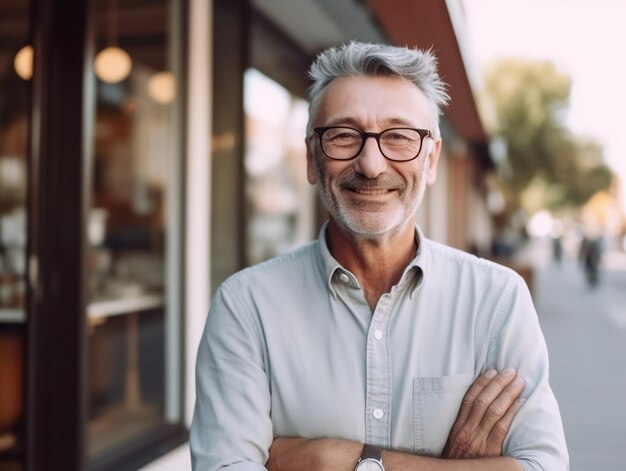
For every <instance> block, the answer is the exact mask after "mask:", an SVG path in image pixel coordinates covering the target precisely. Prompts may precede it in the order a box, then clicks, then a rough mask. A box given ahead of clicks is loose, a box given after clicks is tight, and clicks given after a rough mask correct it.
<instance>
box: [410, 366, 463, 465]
mask: <svg viewBox="0 0 626 471" xmlns="http://www.w3.org/2000/svg"><path fill="white" fill-rule="evenodd" d="M473 381H474V374H473V373H464V374H458V375H453V376H441V377H438V378H414V379H413V449H414V450H415V452H420V453H426V454H429V455H435V456H440V455H441V452H442V451H443V447H444V446H445V445H446V441H447V440H448V435H449V433H450V429H451V428H452V424H454V421H455V420H456V417H457V414H458V413H459V408H460V407H461V402H462V401H463V396H465V393H466V392H467V390H468V389H469V387H470V386H471V384H472V383H473Z"/></svg>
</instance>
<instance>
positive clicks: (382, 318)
mask: <svg viewBox="0 0 626 471" xmlns="http://www.w3.org/2000/svg"><path fill="white" fill-rule="evenodd" d="M391 305H392V303H391V299H390V297H389V296H388V295H383V297H382V298H381V300H380V302H379V303H378V306H377V307H376V310H375V312H374V315H373V317H372V322H371V325H370V328H369V335H368V336H367V398H366V409H367V414H366V433H365V435H366V436H365V439H366V441H367V442H368V443H373V444H376V445H379V446H383V447H389V446H390V445H391V443H390V442H391V434H390V429H391V428H390V418H391V413H390V412H391V410H390V408H391V356H390V355H391V353H390V351H389V342H387V339H386V338H385V337H386V335H385V331H386V328H387V323H388V320H389V313H390V307H391Z"/></svg>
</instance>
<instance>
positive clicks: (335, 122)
mask: <svg viewBox="0 0 626 471" xmlns="http://www.w3.org/2000/svg"><path fill="white" fill-rule="evenodd" d="M384 122H385V123H386V125H391V126H399V127H409V128H415V127H419V126H416V125H415V123H412V122H410V121H408V120H406V119H402V118H389V119H386V120H384ZM326 126H354V127H356V128H362V126H361V123H360V122H359V121H358V120H357V119H355V118H352V117H350V116H339V117H337V118H334V119H332V120H330V121H329V122H328V123H326Z"/></svg>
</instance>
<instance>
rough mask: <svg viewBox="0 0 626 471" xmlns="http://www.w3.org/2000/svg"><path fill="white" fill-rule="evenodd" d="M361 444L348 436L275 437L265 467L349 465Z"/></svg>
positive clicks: (277, 470) (313, 469)
mask: <svg viewBox="0 0 626 471" xmlns="http://www.w3.org/2000/svg"><path fill="white" fill-rule="evenodd" d="M362 446H363V445H362V444H360V443H356V442H351V441H347V440H335V439H330V438H325V439H316V440H312V439H305V438H298V437H277V438H275V439H274V442H273V443H272V446H271V447H270V456H269V459H268V460H267V463H266V464H265V467H266V468H267V469H268V470H270V471H328V470H329V469H333V470H341V469H345V470H348V469H352V466H354V463H356V460H357V458H358V457H359V453H360V452H361V448H362Z"/></svg>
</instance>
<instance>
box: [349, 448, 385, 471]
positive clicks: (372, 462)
mask: <svg viewBox="0 0 626 471" xmlns="http://www.w3.org/2000/svg"><path fill="white" fill-rule="evenodd" d="M382 452H383V450H382V449H380V448H378V447H377V446H373V445H370V444H367V443H366V444H365V445H363V449H362V451H361V456H360V457H359V459H358V460H357V462H356V464H355V466H354V471H385V467H384V466H383V458H382Z"/></svg>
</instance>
